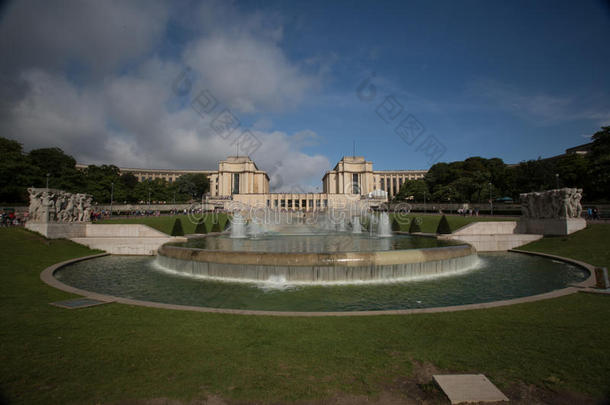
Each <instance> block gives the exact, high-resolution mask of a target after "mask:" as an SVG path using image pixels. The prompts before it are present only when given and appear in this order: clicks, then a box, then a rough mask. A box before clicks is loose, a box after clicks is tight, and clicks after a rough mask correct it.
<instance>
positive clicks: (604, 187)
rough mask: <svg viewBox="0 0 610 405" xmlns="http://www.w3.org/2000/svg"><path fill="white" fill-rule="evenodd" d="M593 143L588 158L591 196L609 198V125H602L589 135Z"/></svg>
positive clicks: (602, 198) (600, 198) (599, 198)
mask: <svg viewBox="0 0 610 405" xmlns="http://www.w3.org/2000/svg"><path fill="white" fill-rule="evenodd" d="M591 138H592V139H593V145H592V147H591V156H590V158H589V159H590V160H589V164H590V166H589V170H588V177H589V178H590V181H591V196H592V198H595V199H598V200H605V201H608V200H610V126H608V127H602V129H601V131H597V132H596V133H595V134H593V136H592V137H591Z"/></svg>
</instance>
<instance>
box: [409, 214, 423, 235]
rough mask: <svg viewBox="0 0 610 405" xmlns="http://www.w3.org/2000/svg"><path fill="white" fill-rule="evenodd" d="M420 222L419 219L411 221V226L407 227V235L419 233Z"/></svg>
mask: <svg viewBox="0 0 610 405" xmlns="http://www.w3.org/2000/svg"><path fill="white" fill-rule="evenodd" d="M420 222H421V219H420V218H413V219H411V225H410V226H409V233H416V232H421V227H420V226H419V223H420Z"/></svg>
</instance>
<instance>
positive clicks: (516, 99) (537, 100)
mask: <svg viewBox="0 0 610 405" xmlns="http://www.w3.org/2000/svg"><path fill="white" fill-rule="evenodd" d="M467 94H468V95H470V96H471V97H474V98H475V99H479V100H482V101H483V102H484V103H485V106H486V108H489V107H493V108H500V109H502V110H505V111H509V112H511V113H513V114H515V115H517V116H519V117H521V118H523V119H526V120H528V121H531V122H533V123H535V124H538V125H553V124H557V123H561V122H567V121H572V120H579V119H584V120H592V121H596V122H597V123H598V125H600V126H601V125H605V123H608V122H610V108H607V109H605V110H603V109H600V108H599V106H596V108H588V106H587V105H588V104H589V103H588V102H589V100H587V99H575V98H574V97H569V96H562V95H551V94H546V93H543V92H532V91H526V90H523V89H520V88H517V87H515V86H511V85H508V84H506V83H501V82H499V81H496V80H489V79H485V80H477V81H474V82H473V83H470V84H469V85H468V86H467Z"/></svg>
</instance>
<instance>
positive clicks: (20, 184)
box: [0, 137, 41, 203]
mask: <svg viewBox="0 0 610 405" xmlns="http://www.w3.org/2000/svg"><path fill="white" fill-rule="evenodd" d="M29 186H41V184H39V179H38V178H37V170H36V167H35V166H33V165H32V164H31V162H30V160H29V158H28V157H27V156H26V155H24V154H23V150H22V146H21V144H20V143H19V142H16V141H13V140H11V139H6V138H2V137H0V201H1V202H7V203H25V202H27V201H28V193H27V187H29Z"/></svg>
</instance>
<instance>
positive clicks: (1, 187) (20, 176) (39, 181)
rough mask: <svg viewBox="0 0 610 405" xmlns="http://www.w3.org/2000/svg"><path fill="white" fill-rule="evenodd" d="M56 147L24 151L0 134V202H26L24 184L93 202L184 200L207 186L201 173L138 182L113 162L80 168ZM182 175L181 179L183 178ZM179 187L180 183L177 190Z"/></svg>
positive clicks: (202, 190) (187, 199) (71, 158)
mask: <svg viewBox="0 0 610 405" xmlns="http://www.w3.org/2000/svg"><path fill="white" fill-rule="evenodd" d="M75 165H76V161H75V160H74V158H73V157H72V156H69V155H66V154H65V153H64V152H63V151H62V150H61V149H59V148H42V149H35V150H32V151H31V152H30V153H27V154H26V153H24V152H23V150H22V146H21V144H20V143H18V142H16V141H13V140H10V139H6V138H2V137H0V202H7V203H27V201H28V193H27V188H28V187H45V185H46V182H47V173H48V174H49V176H48V179H49V187H51V188H59V189H62V190H66V191H71V192H86V193H88V194H91V195H93V199H94V201H95V202H97V203H109V202H110V199H111V194H112V197H113V200H114V201H115V202H121V203H123V202H126V203H138V202H142V203H145V202H148V201H149V200H150V201H151V202H159V201H167V202H170V201H171V202H173V201H174V198H175V201H176V202H186V201H189V200H190V199H191V198H193V195H195V197H196V198H197V199H199V198H201V195H202V193H204V192H205V191H207V189H208V188H209V185H208V181H207V177H206V176H205V175H203V174H193V175H185V176H182V177H180V178H179V179H178V180H179V181H176V183H175V184H170V183H168V182H166V181H165V180H163V179H155V180H149V181H143V182H138V179H137V178H136V177H135V176H134V175H133V174H131V173H124V174H122V175H120V174H119V169H118V167H116V166H113V165H102V166H95V165H90V166H88V167H87V168H85V169H84V170H78V169H76V167H75ZM183 177H184V179H183ZM179 186H182V188H181V189H179Z"/></svg>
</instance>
